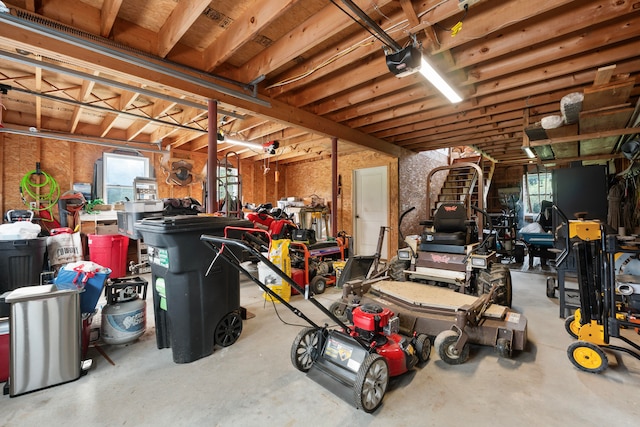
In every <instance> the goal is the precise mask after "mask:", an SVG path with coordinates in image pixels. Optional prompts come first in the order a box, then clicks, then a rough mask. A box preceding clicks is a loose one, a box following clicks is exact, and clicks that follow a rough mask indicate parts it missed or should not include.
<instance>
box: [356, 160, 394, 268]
mask: <svg viewBox="0 0 640 427" xmlns="http://www.w3.org/2000/svg"><path fill="white" fill-rule="evenodd" d="M353 182H354V183H355V185H354V204H353V205H354V208H353V212H354V219H353V224H354V242H353V243H354V246H355V253H356V255H374V254H375V253H376V249H377V248H376V247H377V245H378V235H379V234H380V227H381V226H388V225H389V224H388V222H389V200H388V199H389V198H388V183H387V167H386V166H378V167H375V168H366V169H357V170H355V171H354V177H353ZM385 237H386V236H385ZM381 258H383V259H388V258H387V242H384V244H383V245H382V252H381Z"/></svg>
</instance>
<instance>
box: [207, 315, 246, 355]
mask: <svg viewBox="0 0 640 427" xmlns="http://www.w3.org/2000/svg"><path fill="white" fill-rule="evenodd" d="M241 332H242V317H240V313H238V312H235V311H232V312H231V313H229V314H227V315H226V316H224V317H223V318H222V320H220V322H218V326H216V330H215V332H214V339H215V343H216V344H217V345H219V346H220V347H229V346H230V345H232V344H233V343H235V342H236V341H237V340H238V338H239V337H240V333H241Z"/></svg>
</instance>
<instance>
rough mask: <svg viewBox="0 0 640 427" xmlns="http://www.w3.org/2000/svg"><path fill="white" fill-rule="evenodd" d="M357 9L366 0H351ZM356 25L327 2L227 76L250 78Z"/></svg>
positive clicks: (366, 6) (380, 4)
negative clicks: (322, 7)
mask: <svg viewBox="0 0 640 427" xmlns="http://www.w3.org/2000/svg"><path fill="white" fill-rule="evenodd" d="M390 1H391V0H378V1H377V2H376V5H377V7H383V6H384V5H386V4H387V3H389V2H390ZM354 3H356V4H357V5H358V6H359V7H360V8H361V9H363V10H366V9H369V6H370V4H371V2H370V1H369V0H355V1H354ZM351 25H357V24H355V23H354V22H353V20H352V19H351V18H349V17H348V16H347V15H345V14H344V13H342V12H341V11H340V10H339V9H338V8H336V7H335V6H334V5H332V4H329V5H327V6H326V7H325V8H324V9H322V10H320V11H319V12H318V13H316V14H315V15H313V16H312V17H311V18H309V19H307V20H306V21H305V22H303V23H301V24H300V25H299V26H298V27H296V28H295V29H293V30H292V31H290V32H289V33H288V34H286V35H285V36H284V37H282V38H280V39H279V40H278V41H276V42H275V43H274V44H273V45H271V46H270V47H269V48H268V49H265V50H263V51H262V52H261V53H260V54H258V55H256V56H255V57H254V58H253V59H251V60H250V61H249V62H247V63H246V64H244V65H243V67H242V68H239V69H237V70H234V71H232V72H231V73H229V77H231V78H233V79H234V80H237V81H240V82H245V83H246V82H250V81H253V80H254V79H256V78H257V77H259V76H261V75H266V74H269V73H271V72H273V71H274V70H277V69H278V68H279V67H281V66H283V65H285V64H286V63H287V62H289V61H291V60H293V59H294V58H295V57H296V56H299V54H300V52H305V51H307V50H309V49H311V48H313V47H314V46H317V45H319V44H320V43H322V42H324V41H326V40H327V39H328V38H330V37H331V35H332V34H335V33H337V32H339V31H342V30H344V29H345V28H348V27H349V26H351Z"/></svg>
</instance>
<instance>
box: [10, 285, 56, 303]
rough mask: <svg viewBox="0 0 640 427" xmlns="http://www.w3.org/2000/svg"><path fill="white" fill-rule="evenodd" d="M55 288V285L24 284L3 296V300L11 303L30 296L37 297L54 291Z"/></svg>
mask: <svg viewBox="0 0 640 427" xmlns="http://www.w3.org/2000/svg"><path fill="white" fill-rule="evenodd" d="M56 289H57V288H56V286H55V285H41V286H25V287H22V288H18V289H14V290H13V291H11V292H9V294H8V295H6V296H5V301H6V302H9V303H12V302H16V301H19V300H24V299H29V298H32V297H39V296H42V295H46V294H50V293H52V292H55V291H56Z"/></svg>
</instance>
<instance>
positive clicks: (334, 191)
mask: <svg viewBox="0 0 640 427" xmlns="http://www.w3.org/2000/svg"><path fill="white" fill-rule="evenodd" d="M331 235H332V236H333V237H338V138H336V137H335V136H334V137H333V138H331Z"/></svg>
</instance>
